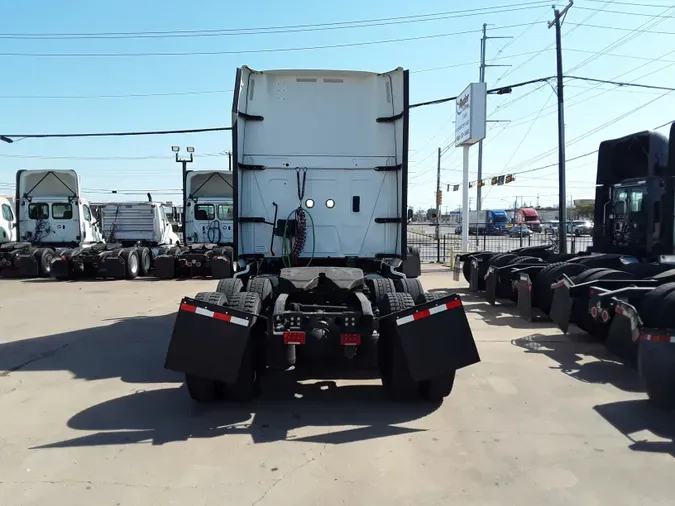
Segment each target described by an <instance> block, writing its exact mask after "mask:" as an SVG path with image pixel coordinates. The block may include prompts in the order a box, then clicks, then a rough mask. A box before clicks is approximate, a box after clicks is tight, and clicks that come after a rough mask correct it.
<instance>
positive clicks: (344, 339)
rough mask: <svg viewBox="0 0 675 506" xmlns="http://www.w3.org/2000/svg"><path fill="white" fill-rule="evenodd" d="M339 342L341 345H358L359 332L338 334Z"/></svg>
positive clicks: (359, 342) (359, 341)
mask: <svg viewBox="0 0 675 506" xmlns="http://www.w3.org/2000/svg"><path fill="white" fill-rule="evenodd" d="M340 344H341V345H343V346H359V345H360V344H361V334H340Z"/></svg>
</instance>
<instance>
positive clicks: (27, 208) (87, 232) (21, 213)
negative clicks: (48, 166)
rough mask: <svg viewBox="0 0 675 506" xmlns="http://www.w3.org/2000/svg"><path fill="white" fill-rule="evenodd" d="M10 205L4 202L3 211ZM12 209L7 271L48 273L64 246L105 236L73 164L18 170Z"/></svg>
mask: <svg viewBox="0 0 675 506" xmlns="http://www.w3.org/2000/svg"><path fill="white" fill-rule="evenodd" d="M9 210H11V208H10V209H9ZM9 210H8V209H7V203H3V205H2V211H3V217H5V218H8V217H9V216H10V213H9ZM13 214H14V216H15V219H16V227H15V229H14V233H13V234H12V239H13V241H10V242H6V243H5V244H2V246H0V275H2V276H18V277H30V276H43V277H49V275H50V272H51V266H52V260H53V258H54V257H55V256H58V255H60V253H61V252H62V251H64V250H66V249H68V248H73V247H81V248H88V247H90V246H92V245H94V244H97V243H100V242H101V241H102V236H101V232H100V230H99V226H98V223H97V220H96V217H95V216H94V214H93V213H92V210H91V208H90V205H89V202H88V201H87V200H86V199H84V198H83V197H82V196H81V194H80V180H79V176H78V175H77V173H76V172H75V171H74V170H19V171H18V172H17V174H16V196H15V199H14V213H13Z"/></svg>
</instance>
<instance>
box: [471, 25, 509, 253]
mask: <svg viewBox="0 0 675 506" xmlns="http://www.w3.org/2000/svg"><path fill="white" fill-rule="evenodd" d="M511 38H512V37H488V36H487V23H483V37H481V39H480V72H479V75H478V78H479V82H481V83H484V82H485V69H486V68H487V67H510V66H511V65H486V64H485V49H486V46H487V40H488V39H511ZM477 177H478V181H477V183H476V186H477V188H476V217H478V215H479V214H480V210H481V209H482V205H483V202H482V196H481V194H482V190H483V187H482V185H481V183H482V181H483V140H482V139H481V140H480V141H478V176H477ZM478 241H479V238H478V234H476V245H478Z"/></svg>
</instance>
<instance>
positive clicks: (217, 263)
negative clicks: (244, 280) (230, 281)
mask: <svg viewBox="0 0 675 506" xmlns="http://www.w3.org/2000/svg"><path fill="white" fill-rule="evenodd" d="M211 277H212V278H213V279H226V278H231V277H232V263H231V262H230V259H229V258H227V257H226V256H213V257H212V258H211Z"/></svg>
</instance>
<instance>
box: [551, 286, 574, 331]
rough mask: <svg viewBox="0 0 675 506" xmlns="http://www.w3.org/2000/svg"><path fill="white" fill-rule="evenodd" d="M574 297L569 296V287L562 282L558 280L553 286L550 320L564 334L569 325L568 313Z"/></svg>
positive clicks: (570, 311)
mask: <svg viewBox="0 0 675 506" xmlns="http://www.w3.org/2000/svg"><path fill="white" fill-rule="evenodd" d="M573 303H574V299H572V297H571V296H570V287H569V286H568V285H567V284H566V283H565V282H564V281H559V282H558V283H556V284H555V285H554V287H553V302H552V303H551V312H550V313H549V314H550V316H551V320H553V323H555V324H556V325H557V326H558V328H560V330H562V331H563V332H564V333H565V334H567V331H568V330H569V327H570V315H571V314H572V304H573Z"/></svg>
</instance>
